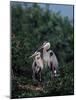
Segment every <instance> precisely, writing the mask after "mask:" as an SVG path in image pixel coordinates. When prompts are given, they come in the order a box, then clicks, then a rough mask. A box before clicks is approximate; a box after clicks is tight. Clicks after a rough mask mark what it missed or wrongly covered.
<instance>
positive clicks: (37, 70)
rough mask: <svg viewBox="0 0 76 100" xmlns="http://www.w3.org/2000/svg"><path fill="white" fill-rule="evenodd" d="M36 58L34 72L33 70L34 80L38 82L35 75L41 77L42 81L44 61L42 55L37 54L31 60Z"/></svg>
mask: <svg viewBox="0 0 76 100" xmlns="http://www.w3.org/2000/svg"><path fill="white" fill-rule="evenodd" d="M32 57H34V61H33V64H32V70H33V76H32V77H33V80H36V77H35V75H36V74H38V75H39V80H40V81H41V73H42V70H43V60H42V59H41V53H40V52H37V51H36V52H35V53H34V54H33V55H32V56H30V58H32Z"/></svg>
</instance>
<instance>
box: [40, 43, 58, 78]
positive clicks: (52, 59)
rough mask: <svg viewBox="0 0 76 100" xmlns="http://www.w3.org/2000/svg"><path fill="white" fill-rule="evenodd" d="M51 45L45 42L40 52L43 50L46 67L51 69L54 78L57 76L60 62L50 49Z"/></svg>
mask: <svg viewBox="0 0 76 100" xmlns="http://www.w3.org/2000/svg"><path fill="white" fill-rule="evenodd" d="M50 47H51V45H50V42H44V43H43V45H42V46H40V48H38V50H40V49H43V63H44V67H45V68H46V67H47V66H48V67H49V68H50V70H51V72H52V76H54V77H56V76H57V69H58V60H57V57H56V55H55V53H54V52H53V51H52V50H51V49H50Z"/></svg>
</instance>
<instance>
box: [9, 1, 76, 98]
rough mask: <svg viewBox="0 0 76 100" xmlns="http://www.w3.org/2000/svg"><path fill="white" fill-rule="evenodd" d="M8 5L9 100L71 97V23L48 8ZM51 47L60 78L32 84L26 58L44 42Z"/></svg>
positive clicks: (38, 5)
mask: <svg viewBox="0 0 76 100" xmlns="http://www.w3.org/2000/svg"><path fill="white" fill-rule="evenodd" d="M44 5H45V7H43V6H42V4H41V5H40V4H36V3H16V2H11V98H22V97H37V96H54V95H56V96H57V95H58V96H59V95H72V94H74V36H73V35H74V32H73V22H71V21H70V19H69V18H68V17H63V16H61V15H60V13H59V12H58V13H55V12H53V11H51V10H50V9H49V5H48V4H47V5H46V4H44ZM44 41H49V42H50V43H51V49H52V50H53V51H54V52H55V54H56V56H57V58H58V61H59V74H60V76H59V77H57V78H56V79H54V80H52V79H50V72H49V70H48V69H47V73H46V75H45V78H46V81H45V82H33V81H32V69H31V65H32V62H33V60H32V59H29V58H28V57H29V56H30V55H31V54H32V53H34V52H35V50H37V48H38V47H39V46H40V45H41V44H42V43H43V42H44Z"/></svg>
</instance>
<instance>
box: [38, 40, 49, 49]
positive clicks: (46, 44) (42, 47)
mask: <svg viewBox="0 0 76 100" xmlns="http://www.w3.org/2000/svg"><path fill="white" fill-rule="evenodd" d="M49 48H50V42H44V43H43V45H42V46H40V48H39V50H40V49H46V50H47V49H49Z"/></svg>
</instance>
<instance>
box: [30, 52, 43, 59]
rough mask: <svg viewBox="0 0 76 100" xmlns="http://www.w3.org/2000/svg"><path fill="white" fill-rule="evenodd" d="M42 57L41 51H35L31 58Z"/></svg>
mask: <svg viewBox="0 0 76 100" xmlns="http://www.w3.org/2000/svg"><path fill="white" fill-rule="evenodd" d="M36 56H37V57H40V56H41V53H40V52H37V51H36V52H35V53H34V54H32V55H31V56H30V57H29V58H33V57H36Z"/></svg>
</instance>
